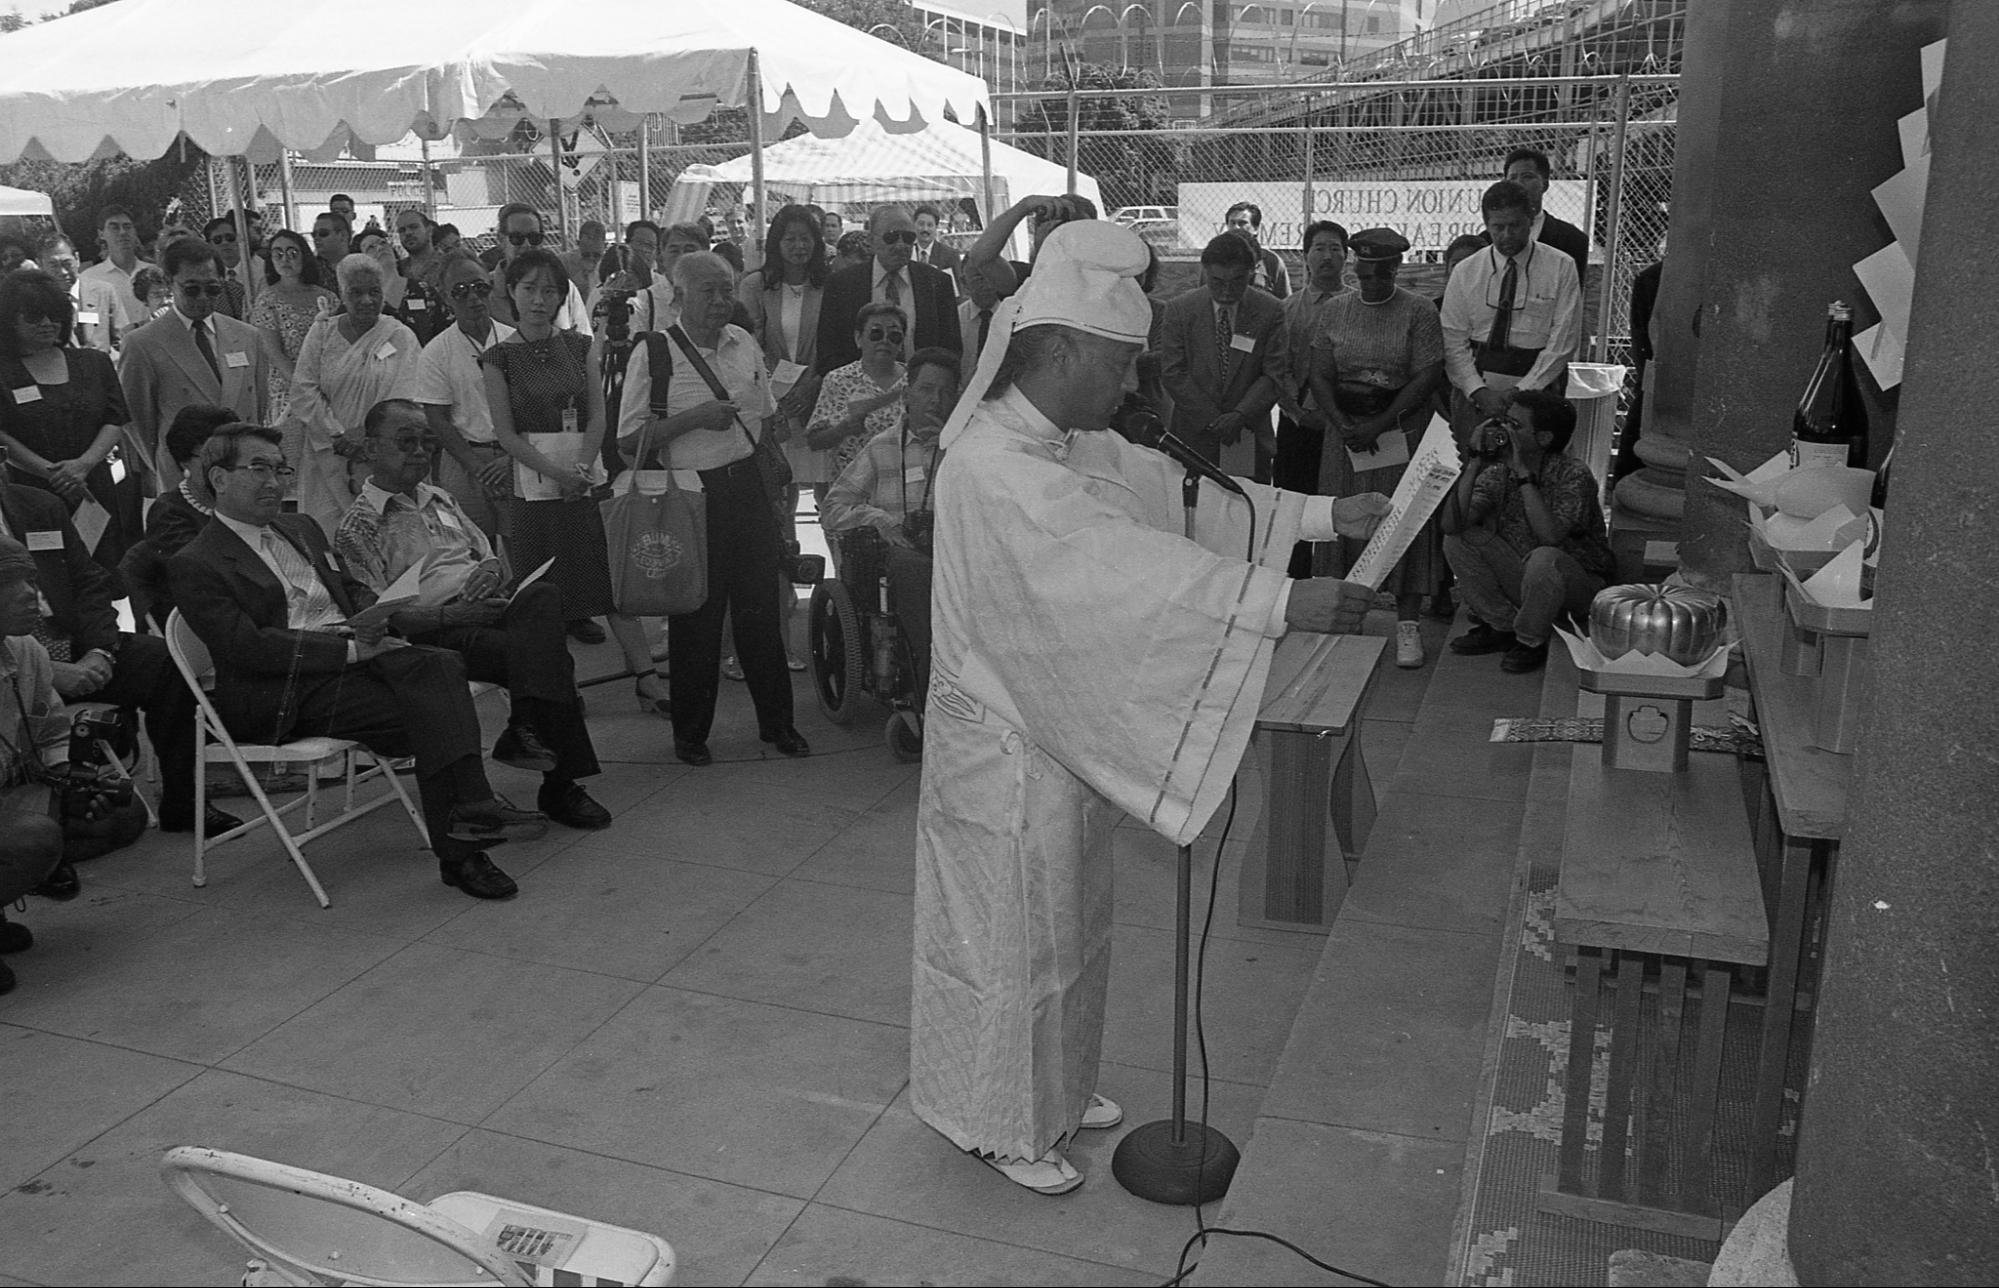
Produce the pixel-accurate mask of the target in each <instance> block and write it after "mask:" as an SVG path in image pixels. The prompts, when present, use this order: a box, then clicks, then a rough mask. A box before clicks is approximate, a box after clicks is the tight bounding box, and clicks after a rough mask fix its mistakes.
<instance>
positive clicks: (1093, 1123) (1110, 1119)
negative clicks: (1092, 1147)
mask: <svg viewBox="0 0 1999 1288" xmlns="http://www.w3.org/2000/svg"><path fill="white" fill-rule="evenodd" d="M1123 1121H1124V1110H1122V1109H1120V1108H1118V1103H1117V1101H1115V1100H1112V1099H1111V1098H1110V1097H1109V1096H1099V1095H1095V1094H1092V1095H1091V1096H1090V1104H1089V1107H1088V1108H1086V1109H1084V1110H1083V1130H1084V1131H1103V1130H1105V1129H1107V1128H1111V1127H1115V1126H1117V1125H1118V1124H1119V1123H1121V1122H1123Z"/></svg>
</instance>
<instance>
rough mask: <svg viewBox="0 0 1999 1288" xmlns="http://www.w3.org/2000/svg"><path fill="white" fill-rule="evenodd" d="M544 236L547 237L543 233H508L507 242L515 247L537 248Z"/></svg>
mask: <svg viewBox="0 0 1999 1288" xmlns="http://www.w3.org/2000/svg"><path fill="white" fill-rule="evenodd" d="M545 236H547V234H545V233H508V234H507V240H508V241H510V242H512V243H513V244H514V245H516V246H519V245H522V244H526V245H529V246H539V245H541V243H542V239H543V238H544V237H545Z"/></svg>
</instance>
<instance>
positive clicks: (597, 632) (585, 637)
mask: <svg viewBox="0 0 1999 1288" xmlns="http://www.w3.org/2000/svg"><path fill="white" fill-rule="evenodd" d="M566 629H567V630H568V631H569V638H570V639H573V640H575V641H576V642H577V643H578V644H602V643H603V642H604V628H603V627H601V626H599V625H597V622H596V619H595V618H590V617H579V618H577V619H576V620H575V621H573V622H569V623H567V624H566Z"/></svg>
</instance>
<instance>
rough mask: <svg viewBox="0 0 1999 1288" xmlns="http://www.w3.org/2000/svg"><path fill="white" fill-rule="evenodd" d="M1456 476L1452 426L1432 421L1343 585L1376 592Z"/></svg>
mask: <svg viewBox="0 0 1999 1288" xmlns="http://www.w3.org/2000/svg"><path fill="white" fill-rule="evenodd" d="M1460 472H1461V467H1460V466H1459V465H1458V447H1457V443H1456V442H1455V441H1454V440H1453V439H1452V438H1451V425H1450V422H1449V421H1447V420H1445V419H1444V418H1443V417H1442V416H1432V417H1431V418H1430V426H1429V428H1428V429H1425V430H1424V431H1423V441H1422V442H1421V443H1419V444H1417V447H1416V454H1415V455H1414V456H1412V457H1410V458H1409V468H1408V469H1406V470H1404V471H1403V472H1402V481H1401V482H1400V483H1398V484H1396V485H1395V496H1394V497H1393V498H1392V500H1391V502H1390V509H1389V511H1388V517H1387V518H1385V519H1383V520H1382V521H1381V526H1380V527H1378V528H1376V529H1375V530H1374V536H1373V537H1372V538H1370V539H1369V540H1368V543H1367V549H1365V550H1363V551H1361V553H1360V558H1359V559H1356V560H1355V561H1354V566H1353V568H1352V569H1351V570H1349V571H1348V573H1347V580H1348V581H1357V582H1360V583H1361V584H1362V585H1364V586H1366V587H1367V588H1368V589H1370V590H1380V589H1381V583H1382V582H1384V581H1386V580H1387V579H1388V574H1389V573H1390V572H1391V571H1393V570H1394V568H1395V565H1396V563H1397V562H1398V561H1399V560H1400V559H1401V558H1402V556H1403V555H1405V554H1407V553H1408V551H1409V547H1410V546H1411V545H1412V544H1414V543H1415V540H1416V534H1417V533H1419V532H1421V531H1422V530H1423V525H1424V524H1426V523H1428V522H1429V521H1430V516H1431V515H1433V514H1435V513H1436V512H1437V507H1438V506H1440V505H1442V504H1443V503H1444V497H1445V495H1446V494H1447V493H1449V492H1450V490H1451V486H1452V485H1453V484H1455V483H1456V482H1457V481H1458V475H1459V473H1460Z"/></svg>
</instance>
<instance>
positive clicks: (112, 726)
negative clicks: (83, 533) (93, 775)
mask: <svg viewBox="0 0 1999 1288" xmlns="http://www.w3.org/2000/svg"><path fill="white" fill-rule="evenodd" d="M131 743H132V732H131V729H130V728H129V727H128V726H127V725H126V723H125V718H124V716H123V715H122V714H120V713H119V712H118V711H117V710H116V709H113V710H109V711H83V712H80V713H78V715H77V717H76V720H75V721H74V722H73V723H72V724H71V725H70V727H69V763H70V766H71V767H72V768H74V769H91V768H96V767H99V766H108V765H109V764H110V762H111V759H112V758H113V757H123V756H128V755H130V754H131ZM107 753H108V754H107Z"/></svg>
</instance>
